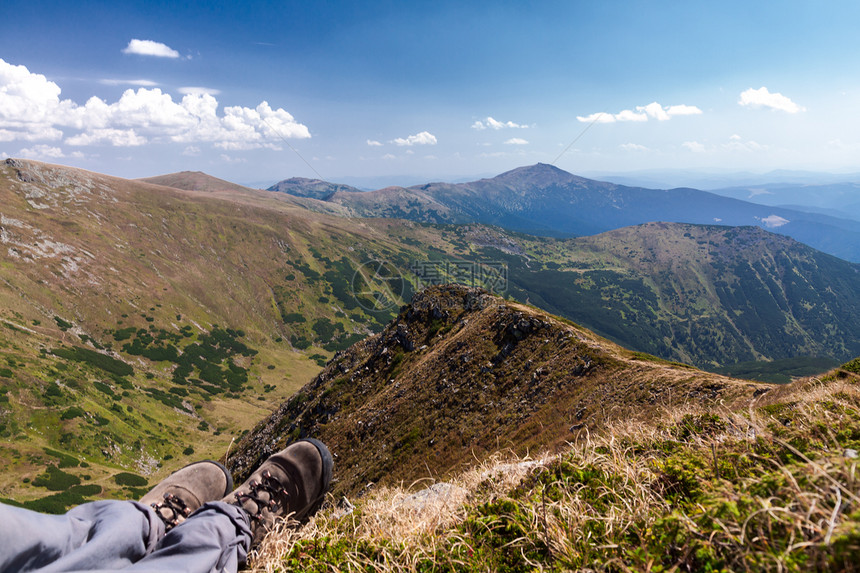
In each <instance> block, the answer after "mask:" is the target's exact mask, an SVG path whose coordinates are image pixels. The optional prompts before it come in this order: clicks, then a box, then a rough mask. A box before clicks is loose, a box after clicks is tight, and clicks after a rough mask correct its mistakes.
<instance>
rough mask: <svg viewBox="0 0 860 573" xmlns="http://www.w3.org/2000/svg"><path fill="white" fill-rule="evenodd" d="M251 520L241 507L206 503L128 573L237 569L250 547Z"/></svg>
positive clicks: (226, 572) (225, 572)
mask: <svg viewBox="0 0 860 573" xmlns="http://www.w3.org/2000/svg"><path fill="white" fill-rule="evenodd" d="M251 537H252V536H251V524H250V519H249V517H248V514H247V513H246V512H245V510H243V509H242V508H240V507H237V506H235V505H230V504H227V503H223V502H212V503H207V504H206V505H204V506H203V507H201V508H200V509H199V510H197V511H196V512H195V513H194V514H193V515H192V516H191V517H189V518H188V519H186V520H185V521H183V522H182V523H180V524H179V525H177V526H176V527H174V528H173V529H171V530H170V531H169V532H168V533H167V535H165V536H164V537H163V538H162V539H161V541H160V542H159V543H158V546H157V547H156V549H155V551H153V552H152V553H150V554H149V555H147V556H146V557H144V558H143V559H141V560H140V561H138V562H137V563H135V564H134V565H131V566H130V567H128V568H127V569H125V571H128V572H129V573H132V572H133V573H167V572H176V571H181V572H183V573H222V572H223V573H236V571H237V570H238V568H239V567H241V566H242V565H244V564H245V561H246V559H247V558H248V551H249V550H250V548H251Z"/></svg>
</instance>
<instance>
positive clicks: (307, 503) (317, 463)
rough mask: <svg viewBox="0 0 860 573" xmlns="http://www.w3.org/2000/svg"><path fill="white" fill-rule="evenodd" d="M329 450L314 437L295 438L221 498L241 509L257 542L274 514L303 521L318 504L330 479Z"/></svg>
mask: <svg viewBox="0 0 860 573" xmlns="http://www.w3.org/2000/svg"><path fill="white" fill-rule="evenodd" d="M333 465H334V464H333V462H332V458H331V453H330V452H329V451H328V448H327V447H325V445H324V444H323V443H322V442H320V441H318V440H314V439H307V440H301V441H298V442H296V443H294V444H292V445H290V446H288V447H287V448H286V449H284V450H281V451H280V452H278V453H277V454H274V455H273V456H271V457H270V458H269V459H268V460H266V461H265V462H263V465H261V466H260V467H259V468H257V471H255V472H254V473H252V474H251V477H249V478H248V479H247V480H246V481H245V483H243V484H242V485H240V486H239V487H238V488H236V491H234V492H233V493H232V494H230V495H229V496H227V497H226V498H224V499H223V500H222V501H224V502H226V503H232V504H233V505H237V506H239V507H241V508H242V509H244V510H245V511H246V512H247V513H248V515H249V516H250V518H251V532H252V533H253V536H254V543H258V542H259V541H260V540H261V539H262V538H263V537H265V535H266V532H267V531H269V530H270V529H271V528H272V526H273V525H274V523H275V520H276V519H277V518H286V519H290V520H295V521H297V522H300V523H303V522H305V521H307V520H308V519H309V518H310V517H311V516H312V515H313V514H314V513H315V512H316V510H317V509H319V507H320V505H322V502H323V498H324V497H325V493H326V491H328V486H329V483H330V482H331V472H332V466H333Z"/></svg>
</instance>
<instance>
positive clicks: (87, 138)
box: [66, 128, 146, 147]
mask: <svg viewBox="0 0 860 573" xmlns="http://www.w3.org/2000/svg"><path fill="white" fill-rule="evenodd" d="M66 143H67V144H69V145H79V146H84V145H98V144H103V143H107V144H108V145H112V146H114V147H136V146H138V145H143V144H144V143H146V138H145V137H141V136H140V135H138V134H137V133H135V131H134V130H133V129H113V128H103V129H92V130H90V131H87V132H84V133H80V134H78V135H74V136H72V137H69V138H66Z"/></svg>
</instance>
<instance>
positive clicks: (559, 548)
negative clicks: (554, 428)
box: [251, 376, 860, 572]
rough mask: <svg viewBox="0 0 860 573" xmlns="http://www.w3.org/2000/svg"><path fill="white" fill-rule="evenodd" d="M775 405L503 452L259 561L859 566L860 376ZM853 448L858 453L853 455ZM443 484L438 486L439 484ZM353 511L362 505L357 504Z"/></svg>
mask: <svg viewBox="0 0 860 573" xmlns="http://www.w3.org/2000/svg"><path fill="white" fill-rule="evenodd" d="M779 398H780V399H778V400H774V399H771V400H769V401H768V402H767V405H766V406H763V407H755V408H750V409H749V410H746V411H741V412H731V411H723V412H719V413H718V414H717V415H715V414H712V413H703V412H691V411H683V410H680V409H679V410H675V411H667V412H666V417H665V421H664V423H662V424H653V425H649V426H636V425H634V424H616V425H614V426H613V427H612V428H611V429H610V430H609V431H607V432H606V433H601V435H597V436H586V437H584V438H583V439H580V440H579V441H577V442H576V443H573V444H570V447H569V450H568V451H566V452H564V453H563V454H561V455H555V456H552V457H543V458H537V459H534V460H528V459H526V460H524V459H517V458H514V457H512V456H505V455H502V454H499V455H497V456H496V457H495V458H493V459H492V460H490V461H488V462H485V463H483V464H480V465H479V466H477V467H475V468H473V469H471V470H469V471H467V472H466V473H464V474H462V475H460V476H459V477H458V478H456V479H455V480H452V481H451V482H449V483H450V485H449V486H445V487H440V486H439V485H438V484H437V485H436V486H434V487H435V488H436V489H437V490H439V491H438V492H437V493H436V494H434V493H432V492H433V490H432V489H430V490H427V489H425V490H423V491H422V493H420V494H418V495H416V493H415V490H416V489H420V488H421V487H424V486H425V484H412V487H398V488H384V489H379V490H377V491H373V492H372V493H370V494H369V495H366V496H365V497H362V498H361V499H359V500H357V501H355V507H354V509H352V510H346V509H344V503H343V502H341V503H340V504H337V503H334V502H335V500H331V501H332V503H331V504H330V505H329V507H328V508H326V509H324V510H323V511H321V512H320V513H319V514H318V515H317V516H316V518H315V519H313V520H312V521H311V522H310V523H308V524H307V525H305V526H304V527H303V528H301V529H292V528H283V529H281V530H279V531H276V532H274V533H273V534H271V535H270V536H269V537H268V538H267V539H266V541H265V542H264V543H263V545H262V546H261V547H260V549H259V553H258V555H257V556H256V557H255V559H254V560H253V561H252V563H251V568H252V569H254V570H255V571H267V572H272V571H285V570H307V571H392V572H394V571H398V572H399V571H404V572H405V571H473V570H484V571H527V570H543V569H549V570H556V569H557V570H606V571H720V570H727V571H744V570H746V571H761V570H767V571H809V570H819V571H832V570H854V569H857V568H858V567H860V565H858V563H860V482H858V476H857V459H856V458H852V457H847V456H846V455H845V453H846V449H847V448H848V447H849V446H850V447H856V444H857V443H858V442H860V412H859V411H858V406H860V389H858V378H857V377H856V376H848V377H844V378H843V379H841V380H840V379H837V378H835V377H832V378H831V379H829V380H818V381H815V380H813V381H810V382H807V383H806V384H805V387H797V388H795V391H794V392H792V393H788V392H783V393H782V395H781V396H780V397H779ZM849 453H850V452H849ZM428 492H430V493H428ZM350 505H351V504H350Z"/></svg>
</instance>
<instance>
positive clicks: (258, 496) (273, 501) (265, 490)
mask: <svg viewBox="0 0 860 573" xmlns="http://www.w3.org/2000/svg"><path fill="white" fill-rule="evenodd" d="M248 488H249V489H250V491H249V492H247V493H245V492H241V491H237V492H236V494H235V495H236V499H237V500H238V501H239V503H240V504H242V505H243V506H244V505H245V502H246V501H252V502H254V504H255V505H256V506H257V512H256V513H253V514H252V513H250V512H248V515H249V516H250V517H251V519H253V520H254V521H261V520H262V519H263V517H264V516H263V510H264V509H267V510H269V512H271V513H275V512H277V510H278V509H279V508H280V507H282V501H283V500H286V498H287V497H289V495H290V494H289V493H288V492H287V488H285V487H284V486H283V485H282V484H281V482H279V481H278V480H277V479H275V478H274V477H272V474H271V472H269V470H265V471H263V473H262V474H261V481H256V480H252V481H251V482H250V483H249V484H248ZM264 495H265V496H266V497H264Z"/></svg>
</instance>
